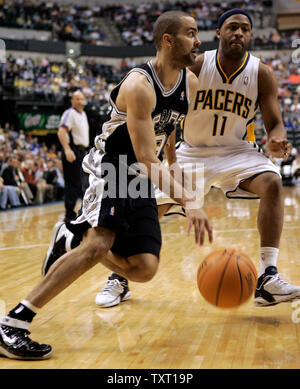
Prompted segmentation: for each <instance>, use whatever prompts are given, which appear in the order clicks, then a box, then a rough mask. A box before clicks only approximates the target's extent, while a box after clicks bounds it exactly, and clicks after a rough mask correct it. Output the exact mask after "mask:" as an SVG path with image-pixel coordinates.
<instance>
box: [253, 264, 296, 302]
mask: <svg viewBox="0 0 300 389" xmlns="http://www.w3.org/2000/svg"><path fill="white" fill-rule="evenodd" d="M297 299H300V286H296V285H291V284H289V283H287V282H286V281H283V280H282V279H280V277H279V274H278V273H277V268H276V266H269V267H267V268H266V270H265V273H264V274H262V275H261V276H260V277H259V278H258V281H257V286H256V290H255V297H254V303H255V305H256V306H258V307H266V306H271V305H276V304H279V303H284V302H291V301H293V300H297Z"/></svg>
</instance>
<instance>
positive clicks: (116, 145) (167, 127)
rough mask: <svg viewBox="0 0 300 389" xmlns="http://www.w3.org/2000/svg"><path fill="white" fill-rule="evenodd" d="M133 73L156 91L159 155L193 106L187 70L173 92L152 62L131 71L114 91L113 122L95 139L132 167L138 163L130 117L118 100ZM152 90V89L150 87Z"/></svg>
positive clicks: (155, 117) (112, 100)
mask: <svg viewBox="0 0 300 389" xmlns="http://www.w3.org/2000/svg"><path fill="white" fill-rule="evenodd" d="M132 72H139V73H142V74H144V75H145V76H146V77H147V79H148V81H149V84H151V85H152V87H153V88H154V90H155V94H156V104H155V107H154V109H153V111H152V114H151V115H152V119H153V124H154V131H155V136H156V155H157V156H158V157H159V156H160V154H161V152H162V149H163V147H164V145H165V143H166V141H167V138H168V136H169V135H170V134H171V132H172V131H173V130H174V128H175V125H176V124H177V123H179V122H181V121H182V120H183V119H184V117H185V115H186V113H187V111H188V104H189V96H188V80H187V73H186V69H183V70H181V72H180V74H179V77H178V79H177V82H176V83H175V85H174V86H173V88H172V89H171V90H169V91H165V89H164V87H163V85H162V83H161V82H160V80H159V78H158V76H157V74H156V72H155V69H154V67H153V65H152V62H151V61H148V62H147V63H145V64H143V65H140V66H137V67H135V68H133V69H131V70H130V71H129V72H128V73H127V75H126V76H125V77H124V78H123V80H122V81H121V82H120V83H119V84H118V85H117V86H116V87H115V88H114V89H113V90H112V91H111V94H110V104H111V106H112V110H111V114H110V119H109V120H108V121H107V122H105V123H104V124H103V127H102V134H101V135H99V136H98V137H97V138H96V139H95V146H96V148H98V149H101V150H103V151H105V152H106V153H108V154H113V155H126V156H127V162H128V164H131V163H134V162H136V157H135V154H134V151H133V147H132V144H131V140H130V137H129V133H128V128H127V124H126V120H127V115H126V113H125V112H121V111H119V110H118V108H117V106H116V100H117V96H118V93H119V89H120V86H121V85H122V83H123V82H124V80H125V79H126V77H128V75H129V74H130V73H132ZM149 87H151V86H150V85H149Z"/></svg>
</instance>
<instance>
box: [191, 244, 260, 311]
mask: <svg viewBox="0 0 300 389" xmlns="http://www.w3.org/2000/svg"><path fill="white" fill-rule="evenodd" d="M256 282H257V273H256V269H255V266H254V265H253V263H252V261H251V260H250V258H249V257H248V256H247V255H245V254H244V253H242V252H241V251H238V250H235V249H219V250H216V251H213V252H212V253H210V254H209V255H208V256H207V257H206V258H205V259H204V260H203V262H202V263H201V264H200V266H199V269H198V273H197V283H198V288H199V290H200V293H201V295H202V296H203V297H204V299H205V300H206V301H208V302H209V303H210V304H212V305H215V306H216V307H219V308H233V307H238V306H239V305H241V304H243V303H245V302H246V301H247V300H248V299H249V298H250V297H251V296H252V295H253V293H254V290H255V287H256Z"/></svg>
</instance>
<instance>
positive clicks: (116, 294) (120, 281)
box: [95, 273, 131, 308]
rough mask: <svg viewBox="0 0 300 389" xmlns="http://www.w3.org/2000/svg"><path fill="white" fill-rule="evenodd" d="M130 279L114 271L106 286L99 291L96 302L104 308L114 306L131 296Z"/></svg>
mask: <svg viewBox="0 0 300 389" xmlns="http://www.w3.org/2000/svg"><path fill="white" fill-rule="evenodd" d="M130 296H131V293H130V290H129V288H128V281H127V280H126V279H125V278H123V277H120V276H119V275H118V274H115V273H112V274H111V275H110V276H109V277H108V281H107V283H106V285H105V287H104V288H103V289H102V290H100V292H99V293H97V295H96V298H95V303H96V304H97V305H98V306H99V307H102V308H108V307H113V306H114V305H118V304H120V303H121V302H122V301H126V300H128V299H129V298H130Z"/></svg>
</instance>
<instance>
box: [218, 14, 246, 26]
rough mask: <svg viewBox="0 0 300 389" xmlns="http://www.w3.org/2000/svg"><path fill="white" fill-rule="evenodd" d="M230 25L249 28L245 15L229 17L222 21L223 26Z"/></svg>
mask: <svg viewBox="0 0 300 389" xmlns="http://www.w3.org/2000/svg"><path fill="white" fill-rule="evenodd" d="M230 23H237V24H249V26H251V23H250V20H249V19H248V18H247V16H246V15H243V14H235V15H231V16H229V17H228V18H227V19H226V20H224V23H223V25H226V24H230Z"/></svg>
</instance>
